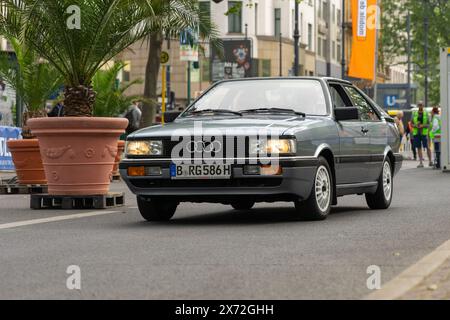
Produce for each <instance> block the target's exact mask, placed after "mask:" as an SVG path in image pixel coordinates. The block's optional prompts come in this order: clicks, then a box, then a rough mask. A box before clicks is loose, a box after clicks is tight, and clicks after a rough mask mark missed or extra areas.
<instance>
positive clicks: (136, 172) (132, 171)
mask: <svg viewBox="0 0 450 320" xmlns="http://www.w3.org/2000/svg"><path fill="white" fill-rule="evenodd" d="M128 176H130V177H142V176H145V167H128Z"/></svg>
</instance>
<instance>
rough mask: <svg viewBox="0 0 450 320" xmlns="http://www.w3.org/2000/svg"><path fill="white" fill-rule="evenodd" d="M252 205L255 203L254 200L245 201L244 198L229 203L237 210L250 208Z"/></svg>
mask: <svg viewBox="0 0 450 320" xmlns="http://www.w3.org/2000/svg"><path fill="white" fill-rule="evenodd" d="M254 205H255V202H254V201H246V200H243V201H236V202H233V203H232V204H231V206H232V207H233V209H234V210H238V211H247V210H250V209H251V208H253V206H254Z"/></svg>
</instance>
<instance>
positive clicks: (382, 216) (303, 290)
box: [0, 162, 450, 299]
mask: <svg viewBox="0 0 450 320" xmlns="http://www.w3.org/2000/svg"><path fill="white" fill-rule="evenodd" d="M413 166H414V163H411V162H407V163H406V168H405V169H403V170H402V171H401V172H400V174H399V175H398V176H397V178H396V180H395V183H396V186H395V187H396V190H395V198H394V201H393V203H392V207H391V209H389V210H387V211H371V210H369V209H368V208H367V207H366V204H365V200H364V198H363V197H356V196H354V197H353V196H352V197H346V198H341V199H340V201H339V206H337V207H336V208H334V209H333V212H332V215H331V216H330V217H329V219H328V220H326V221H323V222H298V221H291V218H292V215H293V214H294V211H293V206H292V205H291V204H289V203H277V204H260V205H258V206H257V207H256V208H255V209H254V210H252V211H250V212H247V213H237V212H235V211H233V210H231V209H230V207H227V206H223V205H210V204H182V205H181V206H180V207H179V209H178V211H177V214H176V216H175V217H174V220H173V221H171V222H167V223H148V222H144V221H143V220H142V218H141V217H140V215H139V213H138V210H137V208H136V207H135V206H136V202H135V200H134V198H133V197H132V195H131V194H127V207H124V208H121V209H115V210H113V211H114V212H113V213H108V214H104V215H100V216H91V217H85V218H79V219H68V220H64V221H56V222H46V223H41V224H32V225H28V226H18V227H9V226H14V225H6V224H7V223H12V222H19V221H28V220H35V219H41V218H48V217H55V216H57V217H60V216H62V215H71V214H75V213H79V212H75V211H68V212H66V211H31V210H30V209H29V203H28V197H27V196H0V299H48V298H49V299H80V298H81V299H109V298H118V299H359V298H363V297H364V296H365V295H366V294H368V293H370V291H369V290H368V289H367V287H366V279H367V277H368V275H367V273H366V270H367V267H368V266H370V265H377V266H379V267H380V268H381V277H382V283H385V282H387V281H388V280H390V279H391V278H393V277H394V276H395V275H397V274H398V273H400V272H401V271H402V270H404V269H405V268H406V267H408V266H409V265H411V264H412V263H414V262H416V261H417V260H419V259H420V258H421V257H422V256H424V255H425V254H427V253H428V252H430V251H432V250H433V249H434V248H435V247H437V246H438V245H440V244H441V243H443V242H444V241H446V240H448V238H449V237H450V233H449V232H448V230H450V188H449V187H450V175H448V174H442V173H440V172H437V171H433V170H430V169H425V170H424V169H415V168H413ZM112 189H113V190H124V189H125V188H124V185H123V184H122V183H114V184H113V185H112ZM2 226H3V227H2ZM70 265H77V266H79V267H80V269H81V286H82V288H81V290H69V289H67V287H66V279H67V277H68V276H69V275H68V274H67V273H66V269H67V267H68V266H70Z"/></svg>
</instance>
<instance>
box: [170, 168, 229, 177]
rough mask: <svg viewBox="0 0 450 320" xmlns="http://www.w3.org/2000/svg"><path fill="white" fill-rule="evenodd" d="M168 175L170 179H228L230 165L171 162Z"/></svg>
mask: <svg viewBox="0 0 450 320" xmlns="http://www.w3.org/2000/svg"><path fill="white" fill-rule="evenodd" d="M170 176H171V178H172V179H230V178H231V166H230V165H223V164H211V165H210V164H200V165H195V164H187V165H176V164H172V165H171V166H170Z"/></svg>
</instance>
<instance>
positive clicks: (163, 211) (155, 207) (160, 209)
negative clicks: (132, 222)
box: [137, 196, 179, 221]
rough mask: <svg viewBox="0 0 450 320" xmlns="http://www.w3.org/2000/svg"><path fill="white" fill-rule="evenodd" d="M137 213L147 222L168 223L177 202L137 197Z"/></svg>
mask: <svg viewBox="0 0 450 320" xmlns="http://www.w3.org/2000/svg"><path fill="white" fill-rule="evenodd" d="M137 204H138V208H139V212H140V213H141V215H142V217H143V218H144V219H145V220H147V221H169V220H170V219H172V217H173V215H174V214H175V211H176V210H177V207H178V205H179V203H178V202H174V201H170V200H168V199H151V198H146V197H140V196H138V197H137Z"/></svg>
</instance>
